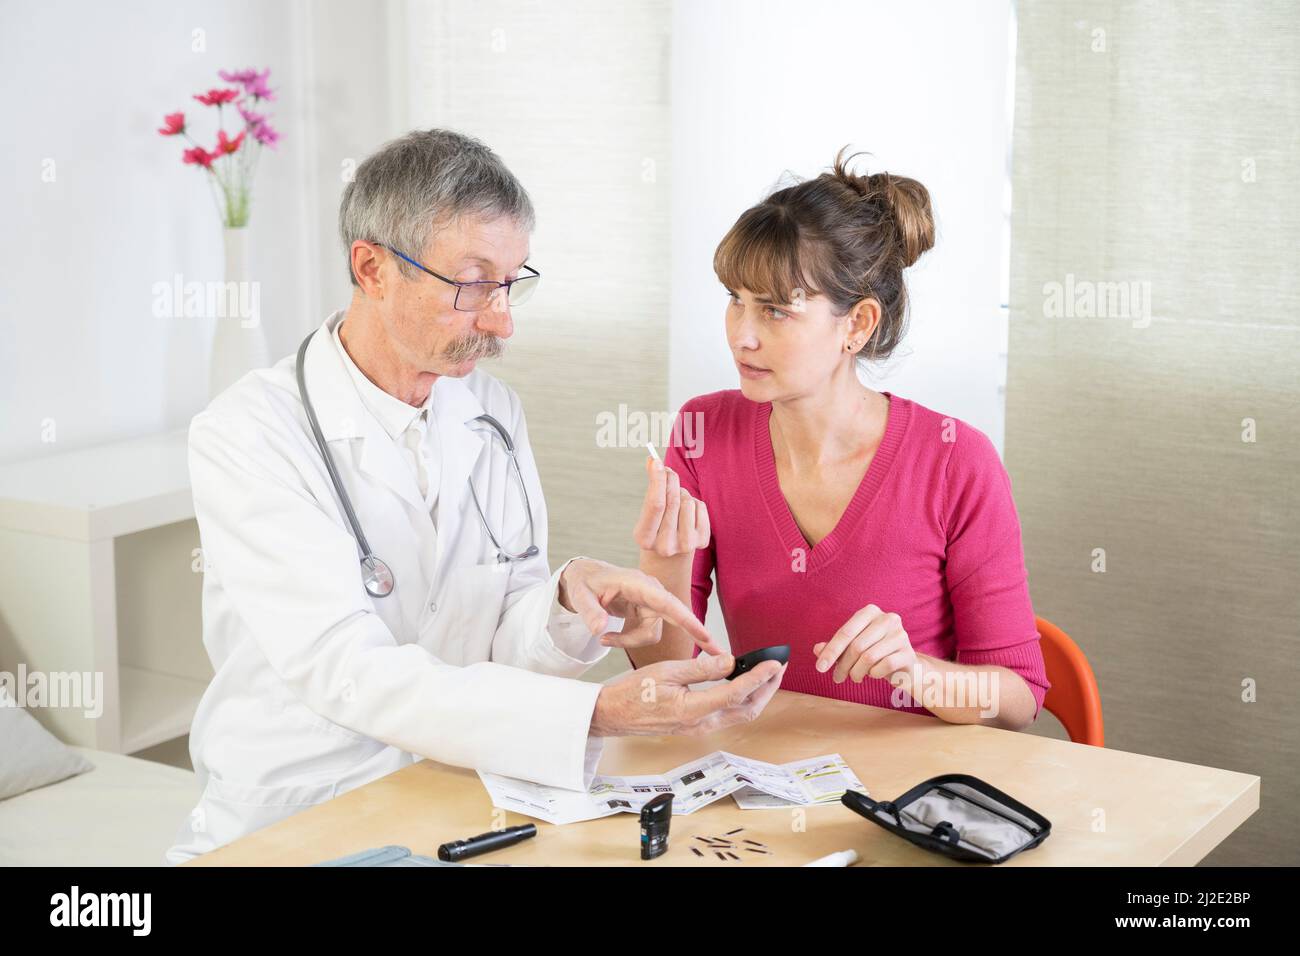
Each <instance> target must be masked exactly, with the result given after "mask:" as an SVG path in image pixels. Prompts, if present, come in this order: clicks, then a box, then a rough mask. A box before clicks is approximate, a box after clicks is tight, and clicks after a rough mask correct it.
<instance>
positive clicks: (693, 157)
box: [669, 0, 1011, 450]
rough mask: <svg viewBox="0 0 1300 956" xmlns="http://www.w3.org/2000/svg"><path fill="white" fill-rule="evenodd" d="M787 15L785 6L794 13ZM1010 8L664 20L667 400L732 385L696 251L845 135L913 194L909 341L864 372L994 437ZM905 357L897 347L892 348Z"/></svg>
mask: <svg viewBox="0 0 1300 956" xmlns="http://www.w3.org/2000/svg"><path fill="white" fill-rule="evenodd" d="M795 10H797V12H794V11H795ZM1010 16H1011V9H1010V2H1009V0H991V2H981V3H969V2H961V0H943V2H937V0H927V2H913V0H875V2H863V0H805V2H802V3H800V4H798V5H797V7H794V6H792V5H791V4H789V3H782V2H777V0H745V2H732V0H690V2H683V0H679V2H678V3H677V4H676V5H675V7H674V19H673V113H672V126H673V130H672V131H673V187H672V188H673V196H672V206H673V227H672V237H673V260H672V278H673V292H672V320H671V328H672V344H671V360H670V369H669V398H670V402H671V404H672V407H673V410H674V411H675V410H676V409H677V408H679V407H680V406H681V403H682V402H684V401H685V400H686V399H688V398H690V397H691V396H693V395H698V394H700V393H702V392H710V391H715V390H717V389H720V388H736V387H738V384H739V383H738V379H737V376H736V373H735V367H734V365H733V364H732V362H731V359H730V355H729V353H728V351H727V347H726V340H725V335H724V331H723V307H724V304H725V299H724V295H725V294H724V292H723V290H722V287H721V286H720V285H719V284H718V281H717V278H716V277H715V276H714V275H713V269H712V261H713V251H714V249H715V247H716V246H717V243H718V241H719V240H720V239H721V238H722V236H723V235H724V234H725V233H726V231H727V229H729V228H730V226H731V224H732V223H733V222H734V221H735V220H736V218H737V217H738V216H739V215H740V214H741V212H743V211H744V210H745V209H746V208H748V207H749V206H751V205H752V204H754V203H755V202H758V201H759V200H760V199H762V198H763V197H764V196H765V195H766V194H767V192H769V191H770V189H771V187H772V186H773V185H774V184H775V183H776V181H777V179H778V178H779V177H780V176H781V174H782V173H783V172H785V171H786V170H791V171H793V172H795V173H797V174H798V175H800V176H803V177H808V176H814V175H816V174H817V173H819V172H821V171H822V170H823V169H824V168H826V167H828V166H829V165H830V164H831V162H832V160H833V158H834V156H835V153H836V151H837V150H838V149H839V148H840V147H841V146H843V145H845V144H846V143H851V144H852V145H853V147H854V148H855V149H859V150H868V151H870V152H872V153H873V154H874V158H872V157H860V158H859V162H866V163H867V164H868V165H867V166H866V167H865V168H867V169H868V170H869V171H871V172H877V171H880V170H888V171H890V172H896V173H900V174H903V175H906V176H911V177H912V178H914V179H919V180H920V181H921V182H922V183H924V184H925V185H926V187H927V188H928V189H929V190H930V194H931V201H932V203H933V206H934V209H935V214H936V220H937V227H938V240H937V243H936V247H935V249H934V250H932V251H931V252H930V253H928V254H927V255H926V256H925V257H924V258H923V259H922V260H921V261H920V262H919V263H918V264H917V265H916V266H915V267H914V268H912V269H910V270H908V272H907V273H906V276H907V279H908V282H909V288H910V291H911V301H912V310H911V317H910V329H911V331H910V332H909V334H908V337H907V338H906V339H905V340H904V343H903V345H902V347H901V348H900V349H899V351H898V352H897V353H896V356H897V358H896V359H895V360H894V361H891V363H890V366H891V370H890V371H889V374H888V375H886V376H883V377H877V378H875V379H873V380H872V387H875V388H877V389H888V390H890V391H892V392H896V393H897V394H900V395H903V396H905V397H907V398H911V399H914V400H916V401H918V402H920V403H922V404H923V405H928V406H930V407H931V408H934V409H936V410H937V411H941V412H944V413H947V414H952V415H955V416H957V417H959V418H963V419H966V420H967V421H969V422H970V423H971V424H973V425H975V426H976V427H977V428H980V429H982V430H983V431H985V432H986V433H988V434H989V436H990V437H991V438H992V439H993V441H994V443H995V444H996V445H997V446H998V448H999V450H1000V449H1001V446H1002V432H1003V428H1002V421H1003V403H1002V393H1001V389H1000V386H1001V385H1002V384H1003V383H1004V382H1005V368H1006V357H1005V351H1006V320H1005V315H1004V312H1003V310H1002V308H1001V306H1002V303H1003V295H1004V291H1003V290H1004V283H1003V276H1004V275H1005V272H1006V263H1005V260H1004V250H1003V246H1004V228H1003V227H1004V202H1003V201H1004V185H1005V180H1006V174H1007V148H1008V142H1009V138H1010V128H1009V117H1008V116H1007V95H1006V94H1007V83H1008V79H1009V72H1010V57H1011V49H1010V47H1009V34H1010V31H1009V29H1008V26H1009V18H1010ZM909 352H910V354H908V353H909Z"/></svg>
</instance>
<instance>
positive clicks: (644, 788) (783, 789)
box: [479, 750, 867, 824]
mask: <svg viewBox="0 0 1300 956" xmlns="http://www.w3.org/2000/svg"><path fill="white" fill-rule="evenodd" d="M479 779H480V780H482V781H483V786H485V787H486V788H487V791H488V794H489V795H490V796H491V797H492V805H493V806H495V807H499V808H501V809H503V810H513V811H514V812H516V813H522V814H524V815H526V816H530V817H536V818H537V819H539V820H546V821H547V822H549V823H556V824H563V823H576V822H578V821H580V820H595V819H597V818H599V817H607V816H609V815H610V814H614V813H640V812H641V807H642V806H643V805H645V804H646V803H647V802H649V801H650V800H652V799H653V798H655V797H657V796H659V795H660V794H661V793H671V794H672V795H673V813H674V815H678V814H687V813H693V812H695V811H696V810H698V809H699V808H700V807H703V806H707V805H708V804H710V803H713V802H714V801H715V800H720V799H722V798H723V797H725V796H728V795H734V796H735V800H736V805H737V806H738V807H740V808H741V809H742V810H749V809H770V808H775V807H800V806H802V807H806V806H814V805H816V804H822V803H838V802H839V799H840V796H841V795H842V794H843V793H844V791H845V790H857V791H859V792H861V793H866V792H867V790H866V788H865V787H864V786H863V785H862V782H861V781H860V780H858V778H857V775H856V774H855V773H854V772H853V770H852V769H851V768H850V767H849V765H848V764H847V763H845V761H844V758H843V757H841V756H840V755H839V754H826V755H824V756H821V757H811V758H808V759H806V760H795V761H792V762H790V763H787V764H780V765H778V764H771V763H766V762H764V761H762V760H750V759H749V758H747V757H739V756H737V755H736V754H730V753H727V752H726V751H723V750H718V751H714V752H713V753H711V754H708V755H707V756H704V757H701V758H699V759H698V760H692V761H690V762H689V763H684V764H682V765H681V766H680V767H674V768H673V769H672V770H669V771H668V772H667V773H663V774H647V775H643V776H633V777H615V776H607V775H602V774H596V775H595V776H594V777H593V778H592V781H591V786H590V788H589V789H588V791H587V792H586V793H584V792H582V791H581V790H562V789H560V788H558V787H548V786H544V785H542V784H537V783H529V782H528V781H526V780H517V779H515V778H512V777H503V776H501V775H500V774H495V773H484V772H483V771H479Z"/></svg>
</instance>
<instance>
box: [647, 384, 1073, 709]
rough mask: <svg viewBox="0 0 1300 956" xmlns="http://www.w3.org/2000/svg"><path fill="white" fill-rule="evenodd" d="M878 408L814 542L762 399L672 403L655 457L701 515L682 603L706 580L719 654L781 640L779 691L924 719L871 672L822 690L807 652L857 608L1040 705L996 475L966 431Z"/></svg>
mask: <svg viewBox="0 0 1300 956" xmlns="http://www.w3.org/2000/svg"><path fill="white" fill-rule="evenodd" d="M882 394H884V395H885V396H887V397H888V398H889V400H890V404H889V414H888V419H887V422H886V426H885V435H884V438H883V439H882V440H881V443H880V447H879V448H878V449H877V451H876V454H875V457H873V458H872V460H871V465H870V467H869V468H868V469H867V473H866V475H865V476H864V477H863V479H862V483H861V484H860V485H859V487H858V489H857V492H856V493H855V494H854V496H853V498H852V500H851V501H850V502H849V505H848V508H847V509H846V510H845V512H844V515H843V517H841V518H840V521H839V524H837V525H836V526H835V528H834V530H833V531H831V533H830V534H829V535H828V536H827V537H826V538H825V539H823V540H822V541H819V542H818V543H817V546H816V547H815V548H811V549H810V548H809V547H808V542H807V541H806V540H805V539H804V536H803V533H802V532H801V531H800V530H799V526H798V525H797V524H796V523H795V520H794V517H793V516H792V515H791V513H790V508H789V505H787V504H786V500H785V497H784V496H783V495H782V494H781V487H780V483H779V481H778V479H777V473H776V461H775V458H774V457H773V453H772V441H771V437H770V433H769V431H768V419H769V418H770V417H771V413H772V405H771V403H770V402H765V403H762V404H759V403H756V402H752V401H750V400H749V399H747V398H745V397H744V396H743V395H742V394H741V393H740V392H739V391H737V390H732V391H725V392H715V393H713V394H711V395H703V396H701V397H699V398H695V399H692V400H691V401H689V402H687V403H686V405H685V406H683V408H682V415H683V416H687V415H689V416H690V419H689V421H685V422H684V421H682V419H681V418H680V417H679V421H678V427H677V428H676V429H674V437H673V441H672V442H671V443H670V445H669V447H668V450H667V454H666V455H665V461H666V462H667V464H668V465H669V467H671V468H672V469H673V470H674V471H676V472H677V473H678V475H679V476H680V478H681V482H682V486H683V487H684V488H686V490H687V491H689V492H690V493H691V494H692V495H694V496H696V497H697V498H699V499H700V500H702V501H703V502H704V503H705V504H706V505H707V506H708V509H709V521H710V524H711V525H712V529H713V538H712V541H711V542H710V544H709V546H708V548H706V549H702V550H700V551H697V552H696V555H695V564H694V574H693V581H692V589H691V597H692V604H693V609H694V611H695V614H696V616H698V617H699V618H700V620H704V617H705V610H706V607H707V603H708V598H709V594H710V593H711V592H712V590H713V580H712V578H713V577H714V576H716V578H717V586H718V599H719V603H720V604H721V607H722V615H723V618H724V619H725V621H726V625H727V633H728V635H729V637H730V639H731V647H732V650H733V652H734V653H736V654H743V653H745V652H746V651H752V650H755V649H756V648H760V647H766V646H768V645H771V644H789V645H790V647H791V654H790V665H789V667H788V669H787V670H786V674H785V678H784V680H783V681H782V683H781V686H782V688H783V689H785V690H793V691H799V692H801V693H805V694H819V695H821V696H823V697H834V698H837V699H839V700H849V701H856V702H858V703H862V704H871V705H873V706H876V707H891V708H892V709H896V710H902V711H907V712H911V713H921V714H928V713H930V711H928V710H926V709H925V708H924V707H921V706H918V705H917V704H916V703H915V702H914V701H912V700H911V699H910V698H907V697H906V696H905V695H904V699H903V701H901V702H900V705H899V706H897V707H894V706H893V704H892V703H891V695H892V693H893V690H894V688H893V686H892V685H891V684H890V683H889V682H888V680H886V679H885V678H877V677H868V678H866V679H865V680H863V682H862V683H861V684H857V683H854V682H853V681H852V680H845V681H844V683H842V684H836V683H835V681H834V680H833V677H832V675H833V672H834V671H833V669H832V670H830V671H827V672H826V673H824V674H822V673H818V672H817V670H816V669H815V667H814V664H815V663H816V657H815V656H814V655H813V651H812V647H813V645H814V644H817V643H819V642H821V641H826V640H829V639H830V638H831V636H832V635H833V634H834V633H835V631H836V630H838V629H839V627H840V626H841V625H843V624H844V623H845V622H846V621H848V619H849V618H850V617H851V616H852V615H853V614H854V613H855V612H857V611H858V610H860V609H861V608H863V607H866V606H867V605H868V604H875V605H876V606H877V607H879V608H881V609H882V610H884V611H893V612H895V613H897V614H898V615H899V617H900V618H901V619H902V623H903V628H904V630H906V631H907V634H908V637H909V639H910V640H911V643H912V647H913V649H914V650H915V651H916V652H917V653H920V654H928V655H930V656H932V657H936V658H942V659H944V660H950V661H956V662H958V663H960V664H997V665H1001V666H1002V667H1006V668H1009V669H1010V670H1012V671H1014V672H1015V673H1017V674H1019V675H1020V676H1021V677H1023V678H1024V680H1025V681H1026V682H1027V684H1028V686H1029V689H1030V690H1031V691H1032V692H1033V695H1034V699H1035V701H1036V702H1037V705H1038V706H1037V708H1036V709H1035V712H1034V716H1035V717H1037V716H1038V712H1039V711H1040V710H1041V708H1042V704H1043V697H1044V695H1045V694H1046V693H1047V690H1048V688H1049V687H1050V685H1049V684H1048V681H1047V675H1046V673H1045V670H1044V666H1043V655H1042V651H1041V649H1040V647H1039V643H1038V632H1037V629H1036V628H1035V625H1034V610H1033V606H1032V605H1031V604H1030V600H1029V587H1028V574H1027V572H1026V570H1025V563H1024V554H1023V550H1022V545H1021V539H1020V522H1019V518H1018V517H1017V515H1016V508H1015V504H1014V502H1013V501H1012V498H1011V479H1010V477H1009V476H1008V475H1007V472H1006V469H1005V468H1004V467H1003V465H1002V461H1001V460H1000V459H999V458H998V453H997V450H996V449H995V448H994V447H993V444H992V443H991V442H990V441H989V439H988V437H987V436H986V435H984V433H983V432H981V431H980V430H979V429H977V428H975V427H973V426H971V425H968V424H966V423H965V422H963V421H961V420H960V419H956V418H953V417H951V416H944V415H940V414H939V413H938V412H934V411H931V410H930V409H929V408H926V407H925V406H923V405H919V404H917V403H916V402H913V401H909V400H908V399H906V398H900V397H899V396H897V395H893V394H892V393H890V392H883V393H882Z"/></svg>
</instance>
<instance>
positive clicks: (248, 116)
mask: <svg viewBox="0 0 1300 956" xmlns="http://www.w3.org/2000/svg"><path fill="white" fill-rule="evenodd" d="M236 109H238V110H239V115H240V116H242V117H243V118H244V122H245V123H247V124H248V125H249V126H257V125H258V124H260V123H264V122H266V117H265V116H263V115H262V114H261V113H254V112H253V111H252V110H249V109H245V108H244V104H243V101H242V100H241V101H240V102H239V103H238V104H237V105H236Z"/></svg>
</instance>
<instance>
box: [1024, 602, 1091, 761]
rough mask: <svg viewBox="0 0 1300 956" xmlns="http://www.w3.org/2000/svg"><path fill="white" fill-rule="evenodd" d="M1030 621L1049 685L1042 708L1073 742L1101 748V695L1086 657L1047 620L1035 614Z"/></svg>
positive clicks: (1068, 636) (1076, 645) (1066, 636)
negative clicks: (1033, 623)
mask: <svg viewBox="0 0 1300 956" xmlns="http://www.w3.org/2000/svg"><path fill="white" fill-rule="evenodd" d="M1034 622H1035V624H1037V626H1038V636H1039V637H1040V638H1041V640H1040V641H1039V644H1040V645H1041V646H1042V649H1043V663H1044V664H1045V665H1046V667H1047V680H1048V682H1049V683H1050V684H1051V685H1052V688H1051V690H1049V691H1048V692H1047V696H1046V697H1045V698H1044V699H1043V709H1044V710H1046V711H1049V712H1050V713H1051V714H1052V715H1053V716H1054V717H1056V719H1057V720H1059V721H1060V722H1061V725H1062V726H1063V727H1064V728H1065V731H1066V733H1068V734H1069V735H1070V739H1071V740H1072V741H1074V742H1075V743H1076V744H1091V745H1092V746H1094V747H1104V746H1105V745H1106V744H1105V740H1106V737H1105V734H1104V733H1103V731H1102V723H1101V694H1100V692H1099V691H1098V690H1097V678H1096V677H1095V676H1094V675H1093V673H1092V666H1091V665H1090V664H1089V663H1088V658H1087V657H1085V656H1084V653H1083V651H1081V650H1080V649H1079V645H1078V644H1076V643H1074V641H1073V640H1071V639H1070V635H1068V634H1066V633H1065V632H1064V631H1063V630H1061V629H1060V628H1059V627H1057V626H1056V625H1055V624H1053V623H1052V622H1051V621H1049V620H1047V619H1046V618H1042V617H1037V618H1034Z"/></svg>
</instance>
